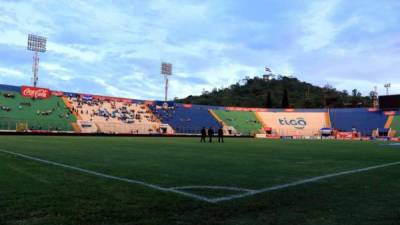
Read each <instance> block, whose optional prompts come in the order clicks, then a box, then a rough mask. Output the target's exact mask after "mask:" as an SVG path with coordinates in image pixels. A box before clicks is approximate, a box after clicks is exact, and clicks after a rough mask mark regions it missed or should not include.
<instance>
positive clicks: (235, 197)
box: [211, 162, 400, 203]
mask: <svg viewBox="0 0 400 225" xmlns="http://www.w3.org/2000/svg"><path fill="white" fill-rule="evenodd" d="M396 165H400V162H392V163H385V164H380V165H375V166H369V167H364V168H359V169H354V170H347V171H342V172H338V173H331V174H326V175H322V176H317V177H311V178H308V179H304V180H298V181H294V182H291V183H286V184H280V185H276V186H271V187H266V188H262V189H259V190H254V191H249V192H247V193H243V194H237V195H230V196H226V197H220V198H213V199H211V200H212V202H214V203H218V202H223V201H230V200H234V199H239V198H244V197H248V196H252V195H256V194H261V193H266V192H270V191H276V190H281V189H286V188H289V187H294V186H299V185H302V184H307V183H312V182H317V181H320V180H325V179H329V178H334V177H339V176H343V175H348V174H354V173H362V172H366V171H370V170H375V169H380V168H384V167H389V166H396Z"/></svg>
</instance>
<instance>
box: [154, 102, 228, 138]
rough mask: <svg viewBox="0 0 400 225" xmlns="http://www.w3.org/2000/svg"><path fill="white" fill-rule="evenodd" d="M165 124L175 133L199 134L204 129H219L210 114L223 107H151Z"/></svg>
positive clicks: (186, 105)
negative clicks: (212, 110)
mask: <svg viewBox="0 0 400 225" xmlns="http://www.w3.org/2000/svg"><path fill="white" fill-rule="evenodd" d="M150 108H151V109H152V110H153V112H154V113H155V115H157V116H158V118H160V120H161V121H162V122H163V123H166V124H169V125H171V127H172V128H173V129H174V130H175V133H179V134H183V133H187V134H199V133H200V130H201V129H202V128H203V127H206V128H210V127H212V128H213V129H218V128H219V127H220V126H221V125H220V124H219V123H218V121H217V120H216V119H215V118H214V117H213V116H212V115H211V114H210V113H209V110H210V109H218V108H221V107H212V106H202V105H189V104H174V105H173V106H170V107H168V108H165V107H162V106H160V105H153V106H151V107H150Z"/></svg>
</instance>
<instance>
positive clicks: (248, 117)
mask: <svg viewBox="0 0 400 225" xmlns="http://www.w3.org/2000/svg"><path fill="white" fill-rule="evenodd" d="M213 112H214V113H215V114H216V116H218V118H219V119H221V120H222V121H223V122H224V124H226V125H227V126H232V127H234V128H235V129H236V131H237V132H239V133H240V134H241V135H254V134H256V133H260V132H259V131H260V129H261V128H262V126H261V123H260V122H259V121H258V119H257V117H256V115H255V114H254V112H246V111H228V110H213Z"/></svg>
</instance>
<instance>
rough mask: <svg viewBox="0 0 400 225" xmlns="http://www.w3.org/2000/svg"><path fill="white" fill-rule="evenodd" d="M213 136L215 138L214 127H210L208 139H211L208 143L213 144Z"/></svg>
mask: <svg viewBox="0 0 400 225" xmlns="http://www.w3.org/2000/svg"><path fill="white" fill-rule="evenodd" d="M213 136H214V130H213V129H212V127H210V129H208V137H209V138H210V140H209V141H208V142H210V143H212V138H213Z"/></svg>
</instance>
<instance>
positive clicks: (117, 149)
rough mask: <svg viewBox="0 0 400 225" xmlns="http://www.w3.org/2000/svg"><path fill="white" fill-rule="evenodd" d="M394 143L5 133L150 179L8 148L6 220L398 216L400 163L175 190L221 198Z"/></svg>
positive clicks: (3, 145) (293, 220)
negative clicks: (211, 140) (208, 140)
mask: <svg viewBox="0 0 400 225" xmlns="http://www.w3.org/2000/svg"><path fill="white" fill-rule="evenodd" d="M386 144H387V143H384V142H361V141H305V140H299V141H295V140H261V139H226V143H225V144H218V143H213V144H209V143H200V142H199V139H197V138H150V137H147V138H145V137H144V138H128V137H125V138H116V137H44V136H0V150H3V151H4V150H6V151H10V152H14V153H18V154H22V155H24V156H30V157H35V158H38V159H42V160H47V161H48V162H56V163H61V164H63V165H68V166H73V167H74V168H81V169H86V170H90V171H93V172H97V173H99V174H105V175H111V176H114V177H118V178H122V179H127V180H130V181H132V180H134V181H140V182H144V183H145V184H148V185H150V187H149V186H146V185H142V184H134V183H129V182H125V181H124V180H115V179H110V178H107V177H102V176H97V175H94V174H89V173H85V172H81V171H77V170H74V169H70V168H64V167H61V166H59V165H50V164H47V163H43V162H39V161H35V160H32V159H27V158H24V157H21V156H16V155H12V154H9V153H5V152H0V224H2V225H3V224H4V225H8V224H29V225H31V224H41V225H42V224H44V225H47V224H96V225H97V224H104V225H105V224H107V225H117V224H118V225H121V224H221V225H225V224H231V225H238V224H239V225H240V224H251V225H257V224H260V225H261V224H262V225H265V224H316V225H317V224H318V225H319V224H324V225H327V224H341V225H343V224H355V225H362V224H371V225H372V224H374V225H375V224H399V223H400V222H399V221H400V201H399V200H400V165H391V166H387V167H383V168H377V169H373V170H369V171H364V172H359V173H351V174H346V175H341V176H336V177H332V178H329V179H321V180H318V181H316V182H312V183H304V184H300V185H297V186H292V187H287V188H282V189H278V190H272V191H267V192H262V193H257V194H254V195H252V194H251V195H249V196H244V197H241V198H236V199H232V200H226V201H221V202H215V203H210V202H207V201H202V200H199V199H196V198H192V197H190V196H185V195H182V194H180V193H175V192H173V191H169V190H180V191H183V192H184V193H189V195H194V196H202V197H204V198H205V199H218V198H223V197H229V196H235V195H238V194H241V193H243V192H245V191H246V190H260V189H263V188H268V187H273V186H276V185H281V184H287V183H290V182H296V181H300V180H304V179H307V178H312V177H317V176H322V175H326V174H332V173H338V172H342V171H349V170H354V169H360V168H366V167H371V166H375V165H382V164H386V163H392V162H399V161H400V146H388V145H386ZM151 185H155V187H160V188H161V189H162V190H158V189H157V188H152V186H151ZM218 187H222V188H218ZM229 187H231V189H229ZM174 188H176V189H174ZM232 188H233V189H232ZM235 188H237V189H235Z"/></svg>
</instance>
